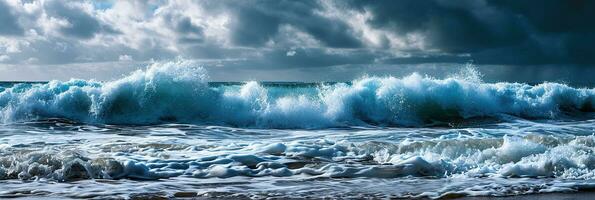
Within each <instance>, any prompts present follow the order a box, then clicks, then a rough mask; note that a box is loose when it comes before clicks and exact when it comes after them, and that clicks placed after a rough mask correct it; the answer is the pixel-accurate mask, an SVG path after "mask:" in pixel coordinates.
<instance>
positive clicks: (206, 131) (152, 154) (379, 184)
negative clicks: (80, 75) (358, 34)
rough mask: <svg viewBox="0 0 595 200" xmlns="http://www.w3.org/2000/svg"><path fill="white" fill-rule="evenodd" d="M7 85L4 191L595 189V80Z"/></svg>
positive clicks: (0, 178) (352, 194)
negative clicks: (589, 83) (592, 83)
mask: <svg viewBox="0 0 595 200" xmlns="http://www.w3.org/2000/svg"><path fill="white" fill-rule="evenodd" d="M207 74H208V72H207V71H206V70H205V69H203V68H200V67H193V66H186V65H184V64H183V63H177V62H169V63H167V62H166V63H155V64H152V65H151V66H149V67H147V69H145V70H142V71H136V72H134V73H132V74H130V75H128V76H125V77H123V78H121V79H118V80H113V81H93V80H70V81H49V82H38V83H30V82H6V83H2V84H0V111H1V113H0V122H1V125H0V198H2V197H4V198H15V197H24V198H57V199H63V198H96V199H128V198H132V199H134V198H145V199H147V198H175V197H180V198H182V197H203V198H227V199H262V198H279V199H285V198H328V199H335V198H340V199H341V198H354V199H360V198H372V199H374V198H408V197H418V198H441V197H442V198H450V197H462V196H513V195H522V194H537V193H551V192H580V191H585V190H590V189H593V188H595V181H593V180H594V178H595V153H594V151H595V136H594V133H595V126H594V125H595V112H594V111H595V89H593V88H589V87H579V86H573V85H572V84H571V83H556V82H546V83H538V84H524V83H510V82H491V83H486V82H483V81H482V80H481V76H480V75H479V74H478V73H477V72H476V71H475V70H473V69H467V70H466V71H463V72H461V73H459V74H453V75H452V76H446V77H443V78H432V77H427V76H424V75H420V74H411V75H408V76H404V77H391V76H385V77H376V76H371V77H362V78H359V79H356V80H353V81H349V82H328V83H296V82H292V83H287V82H260V83H259V82H255V81H250V82H243V83H232V82H230V83H221V82H210V80H209V77H208V75H207Z"/></svg>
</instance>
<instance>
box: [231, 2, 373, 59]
mask: <svg viewBox="0 0 595 200" xmlns="http://www.w3.org/2000/svg"><path fill="white" fill-rule="evenodd" d="M227 3H230V5H228V6H229V7H230V9H231V10H232V13H233V15H234V18H233V19H231V27H230V28H231V39H232V41H233V42H234V43H235V44H237V45H241V46H253V47H258V46H263V45H264V44H265V43H266V42H268V41H269V40H271V39H273V38H274V37H275V36H276V35H277V34H278V33H279V29H280V28H281V26H283V25H290V26H292V27H294V28H296V29H298V30H300V31H303V32H306V33H308V34H310V35H311V36H313V37H314V38H315V39H317V40H319V41H320V42H321V43H323V44H324V45H325V46H327V47H333V48H357V47H361V46H362V43H361V41H359V40H358V39H357V38H356V37H355V36H354V35H353V31H352V30H351V29H350V28H349V27H348V26H347V24H346V23H345V22H344V21H341V20H337V19H331V18H328V17H325V16H322V15H321V14H320V12H324V10H323V8H322V6H321V5H320V4H319V2H318V1H313V0H305V1H287V0H281V1H276V0H264V1H249V2H245V1H244V2H241V3H238V2H236V1H233V2H227Z"/></svg>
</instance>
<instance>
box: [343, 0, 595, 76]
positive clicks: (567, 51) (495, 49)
mask: <svg viewBox="0 0 595 200" xmlns="http://www.w3.org/2000/svg"><path fill="white" fill-rule="evenodd" d="M347 5H348V6H350V7H352V8H355V9H357V10H361V11H366V12H369V13H370V14H371V15H372V16H373V17H372V18H371V19H370V20H368V23H369V24H371V25H372V26H373V27H375V28H378V29H383V30H389V31H392V32H394V33H397V34H399V35H402V36H405V35H407V34H412V33H417V34H421V35H423V36H425V41H424V42H425V43H426V45H427V47H428V48H431V49H433V48H435V49H438V50H440V51H442V52H444V53H451V54H453V55H454V54H462V53H463V54H469V55H470V57H471V59H472V60H475V61H476V62H477V63H484V64H522V65H526V64H552V63H553V64H567V63H571V64H595V57H594V56H592V55H595V54H594V53H595V51H594V50H593V48H592V47H593V46H594V45H595V39H593V38H595V34H594V32H595V23H594V21H593V19H595V2H593V1H582V0H568V1H567V0H545V1H538V2H535V1H518V0H505V1H443V0H429V1H407V0H405V1H389V0H387V1H382V0H379V1H351V2H349V3H347ZM422 58H427V57H422ZM405 60H406V61H405V62H408V61H407V60H409V61H411V60H412V58H405ZM420 60H428V59H420ZM429 60H443V61H446V62H450V61H454V62H458V61H459V60H460V59H457V58H456V56H454V57H448V56H444V55H441V56H438V57H435V58H431V59H429Z"/></svg>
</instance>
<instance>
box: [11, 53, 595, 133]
mask: <svg viewBox="0 0 595 200" xmlns="http://www.w3.org/2000/svg"><path fill="white" fill-rule="evenodd" d="M0 91H1V92H0V109H1V116H0V119H1V120H2V121H3V122H4V123H10V122H18V121H28V120H43V119H48V118H67V119H71V120H74V121H80V122H86V123H106V124H156V123H171V122H174V123H178V122H179V123H194V124H224V125H231V126H237V127H260V128H327V127H341V126H352V125H380V126H424V125H431V124H436V123H438V124H439V123H448V122H455V121H460V120H463V119H469V118H478V117H489V118H499V117H500V116H516V117H522V118H539V119H547V118H561V117H565V116H567V115H572V114H576V113H582V112H593V111H594V110H595V109H594V108H595V89H589V88H573V87H570V86H567V85H565V84H560V83H542V84H538V85H534V86H532V85H527V84H522V83H507V82H500V83H482V82H481V81H480V79H479V78H478V77H477V74H476V73H473V70H471V71H470V72H467V73H462V74H460V75H458V76H453V77H451V78H445V79H435V78H430V77H423V76H420V75H418V74H411V75H409V76H406V77H402V78H395V77H366V78H361V79H357V80H354V81H352V82H351V83H350V84H348V83H337V84H328V85H324V84H320V85H317V86H311V85H310V86H295V87H282V86H263V85H261V84H259V83H258V82H247V83H245V84H243V85H239V86H234V85H223V86H217V87H213V86H209V84H208V76H207V73H206V71H205V70H204V69H203V68H200V67H195V66H194V65H193V64H192V63H190V62H186V61H175V62H162V63H154V64H152V65H150V66H149V67H148V68H147V69H146V70H144V71H136V72H134V73H132V74H130V75H129V76H127V77H124V78H122V79H119V80H115V81H111V82H97V81H89V80H70V81H66V82H61V81H51V82H49V83H46V84H25V83H24V84H16V85H14V86H10V87H6V88H2V90H0Z"/></svg>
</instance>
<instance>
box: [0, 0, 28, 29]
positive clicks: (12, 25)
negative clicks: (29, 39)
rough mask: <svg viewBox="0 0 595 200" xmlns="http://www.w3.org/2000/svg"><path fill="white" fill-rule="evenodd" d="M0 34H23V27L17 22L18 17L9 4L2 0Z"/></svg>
mask: <svg viewBox="0 0 595 200" xmlns="http://www.w3.org/2000/svg"><path fill="white" fill-rule="evenodd" d="M0 24H1V25H0V35H23V32H24V30H23V28H22V27H21V26H20V25H19V24H18V23H17V17H16V16H15V15H14V13H13V12H12V10H11V8H10V6H9V5H7V4H6V3H5V2H4V1H0Z"/></svg>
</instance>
